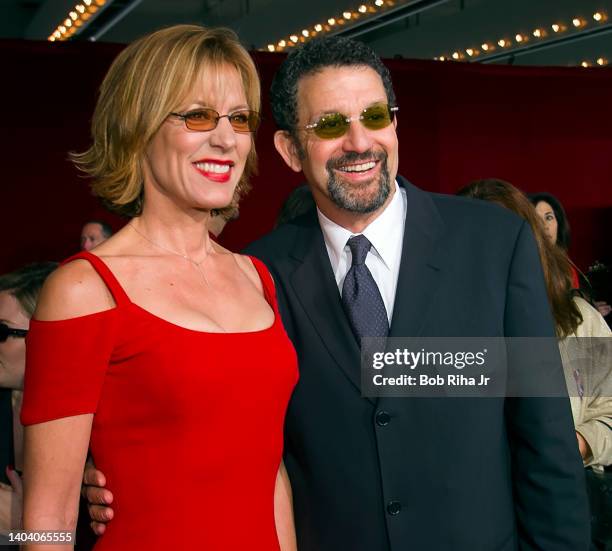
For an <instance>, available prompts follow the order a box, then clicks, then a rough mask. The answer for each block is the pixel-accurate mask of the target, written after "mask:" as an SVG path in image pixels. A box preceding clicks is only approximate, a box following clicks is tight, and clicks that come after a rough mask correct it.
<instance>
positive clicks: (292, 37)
mask: <svg viewBox="0 0 612 551" xmlns="http://www.w3.org/2000/svg"><path fill="white" fill-rule="evenodd" d="M289 38H290V40H291V42H297V41H298V40H299V39H298V37H297V35H296V34H292V35H291V36H290V37H289Z"/></svg>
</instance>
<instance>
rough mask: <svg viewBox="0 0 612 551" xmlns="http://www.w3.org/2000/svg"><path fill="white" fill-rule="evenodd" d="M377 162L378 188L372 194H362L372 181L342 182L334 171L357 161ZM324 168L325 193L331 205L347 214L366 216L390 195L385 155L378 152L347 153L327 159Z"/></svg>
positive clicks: (382, 152) (382, 203) (383, 152)
mask: <svg viewBox="0 0 612 551" xmlns="http://www.w3.org/2000/svg"><path fill="white" fill-rule="evenodd" d="M372 160H374V161H379V162H380V173H379V176H378V186H377V188H376V191H375V193H374V194H371V193H368V194H364V193H363V190H364V189H365V188H368V187H370V186H371V185H372V180H369V181H367V182H363V183H358V184H352V183H349V182H344V181H342V180H341V178H338V176H337V172H336V170H334V169H337V168H338V167H340V166H342V165H346V164H348V163H356V162H359V161H363V162H368V161H372ZM325 168H326V169H327V174H328V180H327V191H328V193H329V197H330V199H331V200H332V201H333V203H334V204H335V205H336V206H338V207H340V208H342V209H344V210H347V211H349V212H355V213H359V214H366V213H369V212H374V211H376V210H378V209H379V208H380V207H381V206H382V205H384V204H385V201H386V200H387V198H388V197H389V194H390V193H391V181H390V177H389V167H388V166H387V153H386V152H385V151H380V152H378V153H375V152H373V151H366V152H364V153H356V152H354V151H349V152H348V153H346V154H345V155H342V156H341V157H336V158H332V159H329V161H327V163H326V165H325Z"/></svg>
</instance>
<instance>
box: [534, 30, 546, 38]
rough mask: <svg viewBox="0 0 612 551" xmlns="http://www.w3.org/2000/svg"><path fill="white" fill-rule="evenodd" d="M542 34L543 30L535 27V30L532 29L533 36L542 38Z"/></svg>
mask: <svg viewBox="0 0 612 551" xmlns="http://www.w3.org/2000/svg"><path fill="white" fill-rule="evenodd" d="M543 35H544V32H543V31H542V29H536V30H535V31H533V36H535V37H536V38H542V36H543Z"/></svg>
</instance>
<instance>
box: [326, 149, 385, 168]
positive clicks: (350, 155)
mask: <svg viewBox="0 0 612 551" xmlns="http://www.w3.org/2000/svg"><path fill="white" fill-rule="evenodd" d="M386 160H387V152H386V151H384V150H381V151H372V150H369V151H364V152H363V153H357V152H356V151H348V152H347V153H344V154H343V155H341V156H340V157H332V158H331V159H329V160H328V161H327V163H326V164H325V167H326V168H327V170H333V169H336V168H340V167H341V166H344V165H347V164H350V163H357V162H362V163H367V162H369V161H383V162H384V161H386Z"/></svg>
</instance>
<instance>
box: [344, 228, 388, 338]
mask: <svg viewBox="0 0 612 551" xmlns="http://www.w3.org/2000/svg"><path fill="white" fill-rule="evenodd" d="M347 245H348V246H349V248H350V249H351V255H352V257H353V263H352V264H351V268H350V270H349V271H348V273H347V274H346V278H345V279H344V284H343V285H342V305H343V306H344V311H345V312H346V315H347V317H348V319H349V322H350V324H351V327H352V329H353V333H355V337H357V340H358V341H359V342H361V337H386V336H387V335H388V334H389V319H388V318H387V310H386V309H385V303H384V302H383V299H382V296H381V295H380V291H379V290H378V285H376V282H375V281H374V278H373V277H372V273H371V272H370V270H369V269H368V267H367V266H366V265H365V259H366V256H367V255H368V251H369V250H370V247H371V246H372V243H370V242H369V241H368V239H367V237H366V236H365V235H356V236H354V237H351V238H350V239H349V240H348V242H347Z"/></svg>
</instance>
